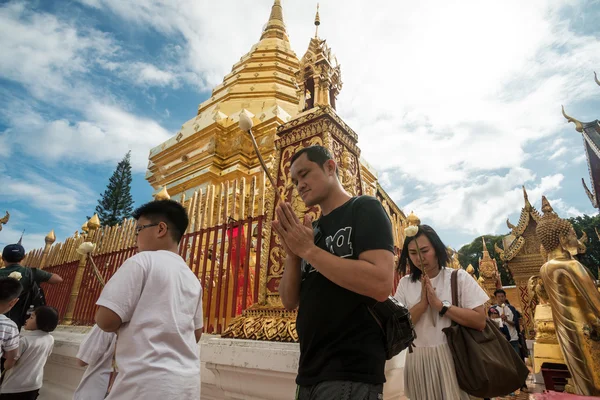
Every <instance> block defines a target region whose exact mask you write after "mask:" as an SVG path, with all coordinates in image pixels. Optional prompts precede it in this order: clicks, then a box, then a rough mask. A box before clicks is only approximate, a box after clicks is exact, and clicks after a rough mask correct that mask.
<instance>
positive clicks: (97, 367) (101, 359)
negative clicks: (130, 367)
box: [73, 325, 117, 400]
mask: <svg viewBox="0 0 600 400" xmlns="http://www.w3.org/2000/svg"><path fill="white" fill-rule="evenodd" d="M116 342H117V335H116V334H115V333H111V332H104V331H103V330H102V329H100V328H99V327H98V325H94V326H93V327H92V329H91V330H90V331H89V332H88V334H87V335H86V337H85V339H83V341H82V342H81V344H80V345H79V352H78V353H77V363H78V364H79V365H80V366H82V367H85V366H87V369H86V371H85V373H84V374H83V377H82V378H81V382H80V383H79V386H78V387H77V390H75V394H74V395H73V400H101V399H103V398H104V397H105V396H106V392H107V390H108V380H109V378H110V373H111V372H112V370H113V369H112V360H113V355H114V353H115V344H116Z"/></svg>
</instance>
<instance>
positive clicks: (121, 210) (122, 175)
mask: <svg viewBox="0 0 600 400" xmlns="http://www.w3.org/2000/svg"><path fill="white" fill-rule="evenodd" d="M130 160H131V151H130V152H128V153H127V154H126V155H125V157H124V158H123V160H121V161H120V162H119V164H117V169H115V172H114V173H113V174H112V176H111V177H110V180H109V182H108V186H107V187H106V190H105V191H104V194H102V195H101V197H100V200H98V205H97V206H96V213H97V214H98V217H99V218H100V222H101V223H102V225H108V226H113V225H116V224H119V223H121V221H123V219H124V218H129V217H131V213H132V212H133V199H132V198H131V161H130Z"/></svg>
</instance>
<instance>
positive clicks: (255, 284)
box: [44, 216, 264, 333]
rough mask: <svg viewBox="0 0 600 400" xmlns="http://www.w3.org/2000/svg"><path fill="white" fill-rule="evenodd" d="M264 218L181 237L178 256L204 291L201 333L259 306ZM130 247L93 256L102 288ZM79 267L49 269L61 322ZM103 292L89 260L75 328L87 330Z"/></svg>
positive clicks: (51, 300)
mask: <svg viewBox="0 0 600 400" xmlns="http://www.w3.org/2000/svg"><path fill="white" fill-rule="evenodd" d="M263 221H264V217H263V216H259V217H251V218H247V219H244V220H241V221H234V220H230V221H229V222H228V223H225V224H221V225H218V226H215V227H212V228H205V229H201V230H199V231H197V232H192V233H188V234H186V235H184V237H183V238H182V240H181V243H180V246H179V254H180V255H181V256H182V257H183V259H184V260H185V261H186V262H187V264H188V265H189V267H190V269H191V270H192V272H193V273H194V275H196V276H197V277H198V279H199V280H200V282H201V284H202V288H203V305H204V310H203V311H204V330H205V332H209V333H221V332H222V331H223V330H224V329H225V328H226V327H227V326H228V324H229V322H230V321H231V319H233V318H235V317H236V316H238V315H240V314H241V313H242V311H243V310H245V309H246V308H248V307H250V306H251V305H252V304H254V303H255V302H257V301H258V291H259V276H260V268H261V266H260V258H261V248H262V240H263V239H262V229H263ZM135 252H136V248H135V247H130V248H127V249H123V250H119V251H114V252H111V253H106V254H99V255H95V256H92V258H93V260H94V262H95V263H96V266H97V267H98V270H99V271H100V274H101V275H102V277H103V278H104V280H105V281H106V282H108V280H109V279H110V278H111V277H112V276H113V274H114V273H115V272H116V271H117V269H118V268H119V267H120V266H121V264H123V262H124V261H125V260H126V259H127V258H129V257H131V256H132V255H134V254H135ZM78 265H79V261H75V262H71V263H67V264H64V265H59V266H56V267H51V268H48V269H47V271H48V272H53V273H57V274H59V275H60V276H62V277H63V279H64V282H63V283H62V284H60V285H44V290H45V292H46V298H47V302H48V304H49V305H52V306H55V307H57V308H59V311H60V315H61V317H63V318H64V315H65V312H66V309H67V305H68V303H69V298H70V294H71V289H72V287H73V283H74V280H75V274H76V272H77V267H78ZM101 291H102V287H101V285H100V283H99V282H98V279H96V276H95V274H94V271H93V267H92V264H91V261H90V260H89V259H88V262H87V265H86V267H85V271H84V274H83V279H82V282H81V287H80V289H79V295H78V297H77V302H76V304H75V310H74V313H73V321H72V323H73V324H74V325H92V324H93V323H94V314H95V312H96V301H97V299H98V297H99V296H100V292H101Z"/></svg>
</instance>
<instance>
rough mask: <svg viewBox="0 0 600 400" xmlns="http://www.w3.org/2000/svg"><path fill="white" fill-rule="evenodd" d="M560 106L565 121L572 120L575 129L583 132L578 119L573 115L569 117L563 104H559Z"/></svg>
mask: <svg viewBox="0 0 600 400" xmlns="http://www.w3.org/2000/svg"><path fill="white" fill-rule="evenodd" d="M561 107H562V115H563V117H565V118H566V119H567V121H569V122H572V123H574V124H575V130H576V131H577V132H583V124H582V123H581V122H579V121H577V120H576V119H575V118H573V117H569V116H568V115H567V113H565V106H561Z"/></svg>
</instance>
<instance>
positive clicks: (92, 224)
mask: <svg viewBox="0 0 600 400" xmlns="http://www.w3.org/2000/svg"><path fill="white" fill-rule="evenodd" d="M87 226H88V228H89V229H90V230H96V229H98V228H100V218H98V214H94V216H93V217H92V218H90V220H89V221H88V222H87Z"/></svg>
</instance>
